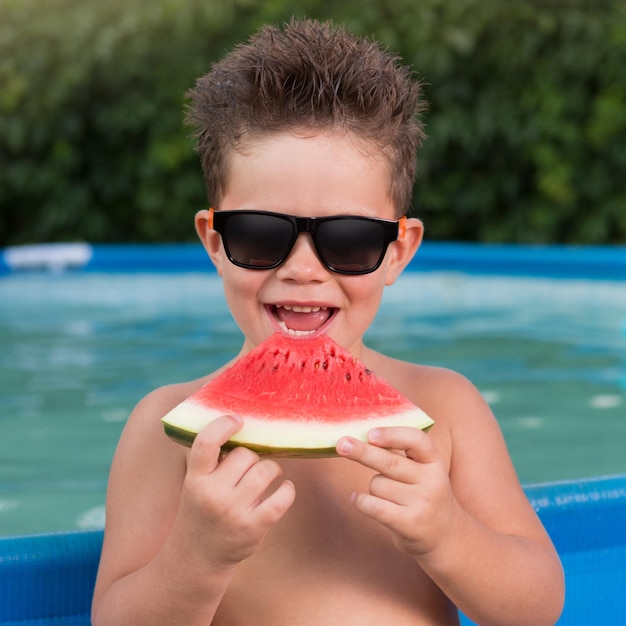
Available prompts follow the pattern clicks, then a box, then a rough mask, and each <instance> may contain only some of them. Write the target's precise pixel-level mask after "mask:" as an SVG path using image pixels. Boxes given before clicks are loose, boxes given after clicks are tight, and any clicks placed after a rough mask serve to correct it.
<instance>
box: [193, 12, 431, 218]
mask: <svg viewBox="0 0 626 626" xmlns="http://www.w3.org/2000/svg"><path fill="white" fill-rule="evenodd" d="M420 89H421V85H420V82H419V80H418V79H417V78H416V77H415V76H414V74H413V72H412V71H411V70H410V69H409V68H408V67H406V66H404V65H402V64H401V63H400V59H399V57H397V56H395V55H392V54H390V53H388V52H387V51H385V50H383V49H382V48H381V47H380V46H379V45H378V44H377V43H376V42H374V41H371V40H369V39H366V38H363V37H359V36H356V35H353V34H352V33H350V32H349V31H348V30H347V29H346V28H345V27H344V26H335V25H333V23H332V22H323V23H320V22H318V21H315V20H295V19H292V20H291V21H290V22H289V23H288V24H286V25H284V27H283V28H282V29H281V28H278V27H275V26H265V27H263V28H262V29H261V30H259V31H258V32H257V33H256V34H255V35H253V36H252V37H251V38H250V40H249V41H248V42H247V43H245V44H240V45H238V46H237V47H235V48H234V49H233V50H232V52H230V53H229V54H228V55H227V56H226V57H224V59H223V60H221V61H220V62H218V63H216V64H215V65H213V67H212V68H211V71H210V72H209V73H208V74H206V75H205V76H203V77H201V78H200V79H199V80H198V81H197V83H196V85H195V87H194V88H193V89H191V90H190V91H189V92H188V94H187V95H188V96H189V98H190V103H189V107H188V109H187V121H188V123H189V124H190V125H191V126H192V127H193V128H194V130H195V137H196V149H197V151H198V153H199V155H200V159H201V163H202V169H203V172H204V177H205V182H206V187H207V194H208V197H209V200H210V201H211V202H212V203H214V204H217V205H219V202H220V199H221V198H222V196H223V193H224V189H225V185H226V183H227V178H228V163H229V158H228V157H229V155H230V154H231V153H232V151H237V150H240V149H242V148H243V147H244V146H245V145H246V141H247V140H249V139H252V138H255V137H259V136H263V135H266V134H269V133H278V132H295V131H307V132H308V131H315V132H317V131H341V132H348V133H352V134H354V135H355V136H357V137H360V138H361V139H363V140H365V142H366V145H370V146H371V147H372V148H373V149H374V150H376V151H377V152H380V153H381V154H383V155H384V158H385V159H386V161H387V163H388V165H389V172H390V185H389V193H390V197H391V198H392V200H393V201H394V203H395V206H396V211H397V212H398V214H399V215H401V214H404V213H406V212H407V211H408V209H409V205H410V202H411V194H412V189H413V183H414V180H415V174H416V153H417V149H418V148H419V146H420V145H421V142H422V140H423V138H424V129H423V126H422V123H421V121H420V119H419V113H420V112H421V110H422V109H423V107H424V104H423V102H422V100H421V99H420Z"/></svg>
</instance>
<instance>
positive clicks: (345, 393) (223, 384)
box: [163, 333, 434, 457]
mask: <svg viewBox="0 0 626 626" xmlns="http://www.w3.org/2000/svg"><path fill="white" fill-rule="evenodd" d="M221 415H238V416H240V417H241V418H243V420H244V425H243V427H242V428H241V430H239V431H238V432H237V433H235V435H234V436H233V438H232V439H231V440H230V441H229V442H228V443H227V444H226V446H225V447H226V448H233V447H235V446H245V447H248V448H251V449H253V450H256V451H257V452H260V453H263V454H271V455H276V456H312V457H320V456H333V455H335V454H336V452H335V444H336V443H337V441H338V439H339V438H340V437H342V436H344V435H349V436H351V437H355V438H358V439H361V440H366V438H367V432H368V431H369V430H370V429H371V428H374V427H377V426H412V427H415V428H421V429H424V430H427V429H428V428H430V426H432V424H433V423H434V422H433V421H432V420H431V419H430V418H429V417H428V416H427V415H426V414H425V413H424V412H423V411H421V410H420V409H418V408H417V407H416V406H415V405H414V404H413V403H412V402H410V401H409V400H408V399H407V398H405V397H404V396H403V395H401V394H400V393H399V392H398V391H396V389H394V388H393V387H391V386H390V385H389V384H388V383H386V382H385V381H384V380H382V379H381V378H379V377H377V376H376V375H375V374H374V373H373V372H371V371H370V370H368V369H367V368H366V367H365V365H364V364H363V363H362V362H361V361H359V360H358V359H356V358H355V357H353V356H352V355H351V354H350V352H348V351H347V350H345V349H344V348H342V347H341V346H340V345H338V344H337V343H335V342H334V341H333V340H332V339H330V338H329V337H327V336H320V337H317V338H313V339H294V338H290V337H286V336H284V335H281V334H280V333H276V334H274V335H272V336H271V337H270V338H269V339H267V340H266V341H264V342H263V343H261V344H260V345H259V346H257V347H256V348H255V349H254V350H252V351H251V352H249V353H248V354H246V355H245V356H243V357H242V358H241V359H239V360H238V361H237V362H236V363H235V364H234V365H232V366H231V367H229V368H228V369H226V370H224V371H223V372H222V373H221V374H220V375H218V376H217V377H215V378H214V379H213V380H211V381H209V382H208V383H207V384H206V385H204V386H203V387H201V388H200V389H198V391H196V392H195V393H194V394H193V395H191V396H189V398H187V399H186V400H184V401H183V402H182V403H181V404H179V405H178V406H177V407H175V408H174V409H173V410H172V411H170V412H169V413H168V414H167V415H165V416H164V417H163V424H164V426H165V432H166V433H167V435H168V436H169V437H171V438H172V439H174V440H175V441H178V442H179V443H182V444H185V445H191V444H192V442H193V440H194V438H195V436H196V434H197V433H198V432H199V431H200V430H201V429H202V428H203V427H204V426H206V424H208V423H209V422H211V421H212V420H214V419H216V418H217V417H220V416H221Z"/></svg>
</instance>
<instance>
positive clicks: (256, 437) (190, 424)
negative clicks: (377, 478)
mask: <svg viewBox="0 0 626 626" xmlns="http://www.w3.org/2000/svg"><path fill="white" fill-rule="evenodd" d="M222 415H224V412H223V411H213V410H211V409H207V408H205V407H201V406H199V405H197V406H194V404H193V403H190V402H186V403H182V404H180V405H178V406H177V407H175V408H174V409H173V410H172V411H171V412H170V413H168V415H167V416H166V417H165V418H163V420H162V421H163V425H164V428H165V432H166V434H167V435H168V436H169V437H170V438H171V439H173V440H174V441H176V442H178V443H181V444H183V445H186V446H191V445H192V443H193V441H194V439H195V437H196V435H197V433H199V432H200V431H201V430H202V429H203V428H204V427H205V426H206V425H207V424H209V423H210V422H212V421H213V420H215V419H217V418H218V417H221V416H222ZM239 417H241V418H242V419H243V422H244V424H243V426H242V428H241V429H240V430H239V431H237V432H236V433H235V434H234V435H233V436H232V437H231V438H230V439H229V440H228V442H227V443H226V444H225V445H224V446H223V447H224V449H226V450H228V449H232V448H234V447H237V446H243V447H246V448H249V449H251V450H254V451H255V452H258V453H260V454H263V455H272V456H282V457H290V456H294V457H296V456H297V457H303V456H305V457H306V456H310V457H327V456H336V455H337V452H336V449H335V445H336V443H337V441H338V440H339V439H340V438H341V437H344V436H349V437H353V438H355V439H360V440H362V441H366V440H367V433H368V431H369V430H371V429H372V428H379V427H389V426H408V427H412V428H418V429H420V430H424V431H428V430H429V429H430V428H431V426H432V425H433V424H434V422H433V420H432V419H431V418H430V417H428V415H426V413H424V412H423V411H422V410H421V409H419V408H417V407H411V408H409V409H407V410H405V411H402V412H399V413H395V414H393V415H382V416H380V417H375V418H371V419H367V420H363V419H356V420H353V421H342V422H340V423H336V424H334V423H331V424H329V423H328V422H327V421H324V422H316V421H312V420H311V421H308V422H306V423H303V424H300V423H297V424H295V423H290V424H283V425H281V427H280V428H277V426H276V423H275V422H268V421H266V420H262V419H258V418H255V417H249V416H245V415H242V416H239ZM296 442H297V443H296Z"/></svg>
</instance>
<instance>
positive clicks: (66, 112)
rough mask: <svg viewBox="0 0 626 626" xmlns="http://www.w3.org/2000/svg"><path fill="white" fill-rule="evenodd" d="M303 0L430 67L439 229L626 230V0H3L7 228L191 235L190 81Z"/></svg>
mask: <svg viewBox="0 0 626 626" xmlns="http://www.w3.org/2000/svg"><path fill="white" fill-rule="evenodd" d="M291 14H296V15H300V16H302V15H308V16H311V17H318V18H321V19H325V18H333V19H334V20H335V21H337V22H345V23H347V24H348V25H349V26H350V27H351V28H353V29H354V30H356V31H358V32H361V33H363V34H368V35H372V36H373V37H375V38H376V39H378V40H381V41H382V42H383V43H385V44H386V45H387V46H388V47H389V48H390V49H392V50H394V51H397V52H398V53H399V54H400V55H401V56H402V57H403V58H404V60H405V61H406V62H408V63H410V64H411V65H413V67H414V68H415V69H416V70H417V71H418V72H419V74H420V75H421V76H422V77H423V78H424V80H425V82H426V87H425V95H426V98H427V99H428V101H429V102H430V109H429V112H428V113H427V115H426V122H427V129H428V134H429V139H428V140H427V142H426V144H425V146H424V148H423V151H422V154H421V155H420V179H419V181H418V184H417V186H416V189H415V205H416V206H415V213H416V214H418V215H420V216H421V217H422V218H423V219H424V220H425V222H426V228H427V234H428V236H429V237H430V238H435V239H456V240H481V241H513V242H568V243H571V242H577V243H617V242H621V243H624V242H626V191H625V189H626V185H624V182H623V179H624V173H625V172H626V3H624V2H623V0H454V2H450V1H449V0H419V1H417V0H394V1H393V2H388V1H387V0H335V1H332V0H300V1H298V2H296V1H292V0H230V2H229V1H227V0H107V1H106V2H100V1H99V0H45V1H43V0H0V245H6V244H12V243H23V242H33V241H60V240H77V239H82V240H87V241H94V242H98V241H116V242H123V241H158V240H170V241H172V240H179V241H180V240H185V239H189V238H190V237H192V236H193V229H192V215H193V213H194V212H195V210H197V209H198V208H200V207H202V206H203V204H204V202H205V198H204V190H203V184H202V178H201V174H200V169H199V165H198V163H197V158H196V156H195V155H194V153H193V151H192V144H191V141H190V140H189V138H188V137H187V130H186V129H185V128H184V127H183V124H182V116H183V102H184V99H183V98H184V93H185V91H186V90H187V89H188V88H189V87H191V86H192V85H193V82H194V81H195V79H196V78H197V77H198V76H199V75H201V74H202V73H204V72H205V71H206V70H207V69H208V68H209V66H210V64H211V62H212V61H213V60H215V59H217V58H219V57H221V56H222V55H223V53H224V52H225V51H226V50H227V49H229V48H230V47H232V46H233V45H234V44H235V43H236V42H237V41H239V40H241V39H243V38H245V37H247V36H248V35H249V34H250V33H251V32H252V31H253V30H254V29H255V28H256V27H257V26H258V25H260V24H261V23H266V22H275V23H276V22H282V21H285V20H287V19H288V18H289V16H290V15H291Z"/></svg>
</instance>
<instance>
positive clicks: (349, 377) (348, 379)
mask: <svg viewBox="0 0 626 626" xmlns="http://www.w3.org/2000/svg"><path fill="white" fill-rule="evenodd" d="M346 380H347V381H348V382H350V381H351V380H352V376H350V372H346Z"/></svg>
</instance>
